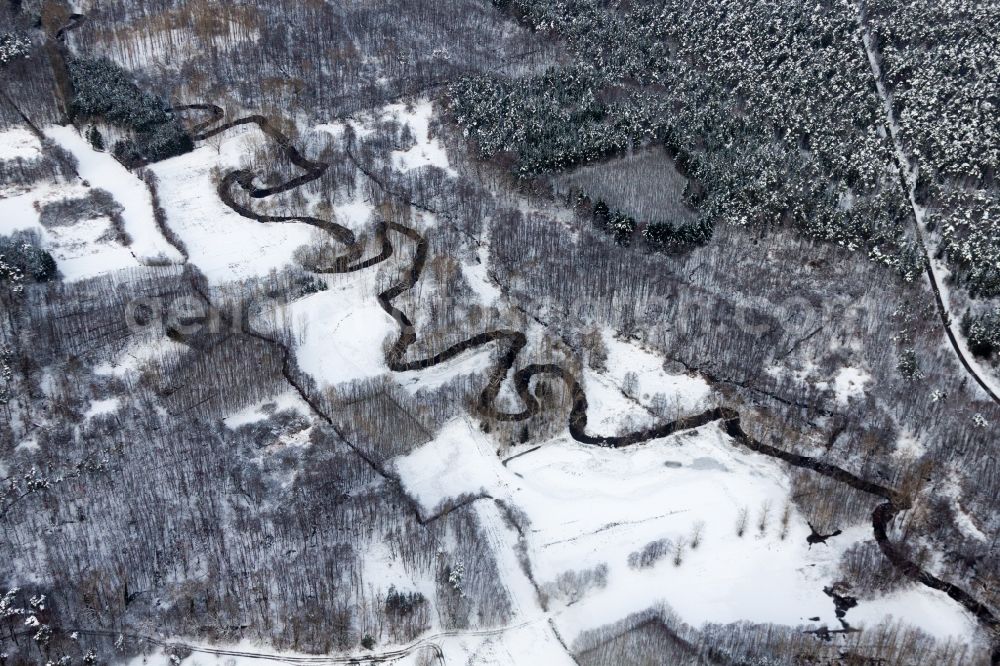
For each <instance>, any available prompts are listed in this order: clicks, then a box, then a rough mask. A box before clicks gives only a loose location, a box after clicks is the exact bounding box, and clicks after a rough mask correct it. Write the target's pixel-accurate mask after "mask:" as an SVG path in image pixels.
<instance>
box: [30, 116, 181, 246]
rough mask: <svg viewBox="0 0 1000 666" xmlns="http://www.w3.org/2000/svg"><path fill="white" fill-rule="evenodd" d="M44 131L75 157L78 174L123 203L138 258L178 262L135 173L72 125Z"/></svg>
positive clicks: (52, 127)
mask: <svg viewBox="0 0 1000 666" xmlns="http://www.w3.org/2000/svg"><path fill="white" fill-rule="evenodd" d="M45 134H46V135H47V136H48V137H49V138H51V139H52V140H54V141H56V142H57V143H59V144H60V145H61V146H62V147H63V148H65V149H66V150H68V151H69V152H70V153H72V154H73V156H74V157H76V159H77V161H78V162H79V167H78V171H79V174H80V177H81V178H82V179H84V180H86V181H87V182H89V183H90V184H91V185H92V186H94V187H100V188H102V189H105V190H107V191H108V192H110V193H111V194H112V196H114V198H115V201H117V202H118V203H119V204H121V205H122V207H123V208H124V210H123V211H122V218H123V219H124V221H125V231H126V232H127V233H128V235H129V236H131V237H132V243H131V246H130V249H131V251H132V252H133V253H134V254H135V255H136V257H138V258H139V260H140V261H143V262H146V261H149V260H156V261H163V260H167V261H170V262H172V263H179V262H180V261H181V260H182V257H181V256H180V253H179V252H178V251H177V250H176V249H175V248H174V247H173V246H172V245H170V243H168V242H167V239H166V238H164V237H163V234H161V233H160V231H159V229H157V228H156V221H155V219H154V217H153V201H152V198H151V196H150V194H149V190H148V189H147V188H146V184H145V183H143V182H142V181H141V180H140V179H139V177H138V176H136V175H135V174H134V173H132V172H130V171H129V170H128V169H126V168H125V167H124V166H122V165H121V164H120V163H119V162H118V161H117V160H115V158H114V157H112V156H111V155H109V154H108V153H102V152H98V151H96V150H94V149H93V148H92V147H91V146H90V144H88V143H87V141H86V140H85V139H84V138H83V137H82V136H80V135H79V134H77V132H76V130H75V129H74V128H72V127H68V126H67V127H64V126H60V125H52V126H51V127H48V128H46V129H45Z"/></svg>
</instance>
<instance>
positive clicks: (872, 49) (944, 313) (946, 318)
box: [858, 0, 1000, 405]
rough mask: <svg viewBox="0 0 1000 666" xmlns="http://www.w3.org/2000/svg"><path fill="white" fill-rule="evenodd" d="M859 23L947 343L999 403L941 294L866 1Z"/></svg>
mask: <svg viewBox="0 0 1000 666" xmlns="http://www.w3.org/2000/svg"><path fill="white" fill-rule="evenodd" d="M858 24H859V25H860V26H861V41H862V44H863V45H864V49H865V53H866V54H867V56H868V64H869V65H870V66H871V70H872V76H874V77H875V88H876V89H877V90H878V95H879V97H880V98H881V100H882V107H883V109H884V110H885V116H886V126H887V127H888V130H889V136H890V138H891V139H892V144H893V147H894V148H895V152H896V166H897V168H898V169H899V178H900V181H901V183H902V186H903V189H904V190H905V191H906V193H907V196H908V198H909V200H910V207H911V208H912V209H913V222H914V229H915V231H916V238H917V244H918V245H919V246H920V251H921V252H922V253H923V258H924V271H925V272H926V273H927V281H928V282H929V283H930V287H931V291H932V292H934V302H935V304H936V305H937V311H938V316H939V317H940V318H941V324H942V325H943V326H944V332H945V335H947V337H948V342H949V343H950V344H951V347H952V349H954V350H955V356H957V357H958V361H959V363H961V365H962V367H963V368H965V371H966V373H968V375H969V376H970V377H972V379H973V380H974V381H975V382H976V384H978V385H979V387H980V388H981V389H983V392H984V393H986V395H987V396H989V398H990V400H992V401H993V402H994V403H996V404H997V405H1000V394H998V392H1000V390H998V389H997V388H995V387H994V386H993V385H992V384H991V383H990V382H989V381H987V380H986V379H985V378H984V376H983V375H984V373H983V371H982V369H981V368H979V365H978V364H977V363H976V362H975V361H974V360H972V359H970V358H969V351H968V350H967V349H966V347H965V345H964V344H963V343H962V341H961V340H960V339H959V336H958V335H957V334H956V333H955V331H954V328H953V326H954V321H953V319H952V317H951V313H950V312H949V309H948V304H947V303H946V302H945V297H944V295H943V294H942V293H941V287H940V284H939V280H938V276H937V274H936V273H935V272H934V264H933V263H932V261H933V260H932V258H931V254H930V252H929V250H928V248H927V241H926V240H925V237H924V215H925V213H926V211H925V210H924V207H923V206H921V205H920V203H919V202H918V201H917V176H918V173H919V167H918V165H917V163H916V161H915V160H914V159H911V158H910V157H909V156H908V155H907V154H906V150H905V149H904V148H903V141H902V139H901V138H900V136H899V135H900V129H899V120H898V118H896V111H895V109H894V108H893V106H892V94H891V93H890V92H889V90H888V88H887V87H886V84H885V76H884V75H883V72H882V64H881V57H880V55H879V53H878V50H877V48H876V45H875V40H874V37H873V36H872V33H871V27H870V26H869V23H868V13H867V8H866V5H865V0H860V1H859V2H858Z"/></svg>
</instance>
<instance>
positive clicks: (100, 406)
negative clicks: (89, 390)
mask: <svg viewBox="0 0 1000 666" xmlns="http://www.w3.org/2000/svg"><path fill="white" fill-rule="evenodd" d="M120 406H121V400H119V399H118V398H109V399H107V400H91V401H90V406H89V407H88V408H87V411H86V413H84V415H83V418H84V419H92V418H94V417H95V416H106V415H107V414H114V413H115V412H117V411H118V408H119V407H120Z"/></svg>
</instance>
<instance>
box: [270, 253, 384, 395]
mask: <svg viewBox="0 0 1000 666" xmlns="http://www.w3.org/2000/svg"><path fill="white" fill-rule="evenodd" d="M377 270H378V269H377V268H370V269H366V270H365V271H361V272H358V273H351V274H346V275H333V276H329V277H328V278H327V284H328V285H329V288H328V289H327V290H326V291H320V292H317V293H315V294H311V295H309V296H306V297H305V298H302V299H299V300H297V301H295V302H293V303H291V304H290V305H288V306H287V307H285V308H282V311H281V313H280V317H281V318H282V319H283V320H284V321H285V322H287V324H288V325H289V326H290V327H291V329H292V331H293V332H294V335H295V339H296V340H297V344H296V345H295V349H294V351H295V358H296V362H297V363H298V364H299V367H300V368H302V369H303V370H304V371H305V372H306V373H308V374H310V375H312V377H313V379H315V380H316V382H317V383H318V384H319V385H320V386H336V385H338V384H343V383H347V382H351V381H354V380H362V379H373V378H375V377H377V376H379V375H382V374H385V373H388V372H389V368H388V366H387V365H386V362H385V352H384V351H383V347H382V345H383V343H384V341H385V340H387V339H389V338H390V337H394V336H396V335H398V332H399V328H398V326H397V325H396V322H394V321H393V320H392V317H390V316H389V315H387V314H386V313H385V311H383V310H382V308H380V307H379V305H378V301H376V299H375V294H376V293H377V292H378V290H379V287H378V284H377V282H376V280H375V276H376V271H377Z"/></svg>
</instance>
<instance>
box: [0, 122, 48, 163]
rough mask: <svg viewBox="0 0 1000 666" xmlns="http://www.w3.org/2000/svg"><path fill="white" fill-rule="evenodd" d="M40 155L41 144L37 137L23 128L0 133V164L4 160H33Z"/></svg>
mask: <svg viewBox="0 0 1000 666" xmlns="http://www.w3.org/2000/svg"><path fill="white" fill-rule="evenodd" d="M41 154H42V144H41V142H40V141H39V140H38V137H37V136H35V135H34V134H32V133H31V131H30V130H28V129H27V128H24V127H15V128H13V129H9V130H5V131H3V132H0V162H3V161H5V160H13V159H22V160H25V161H29V160H33V159H35V158H37V157H40V156H41Z"/></svg>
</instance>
